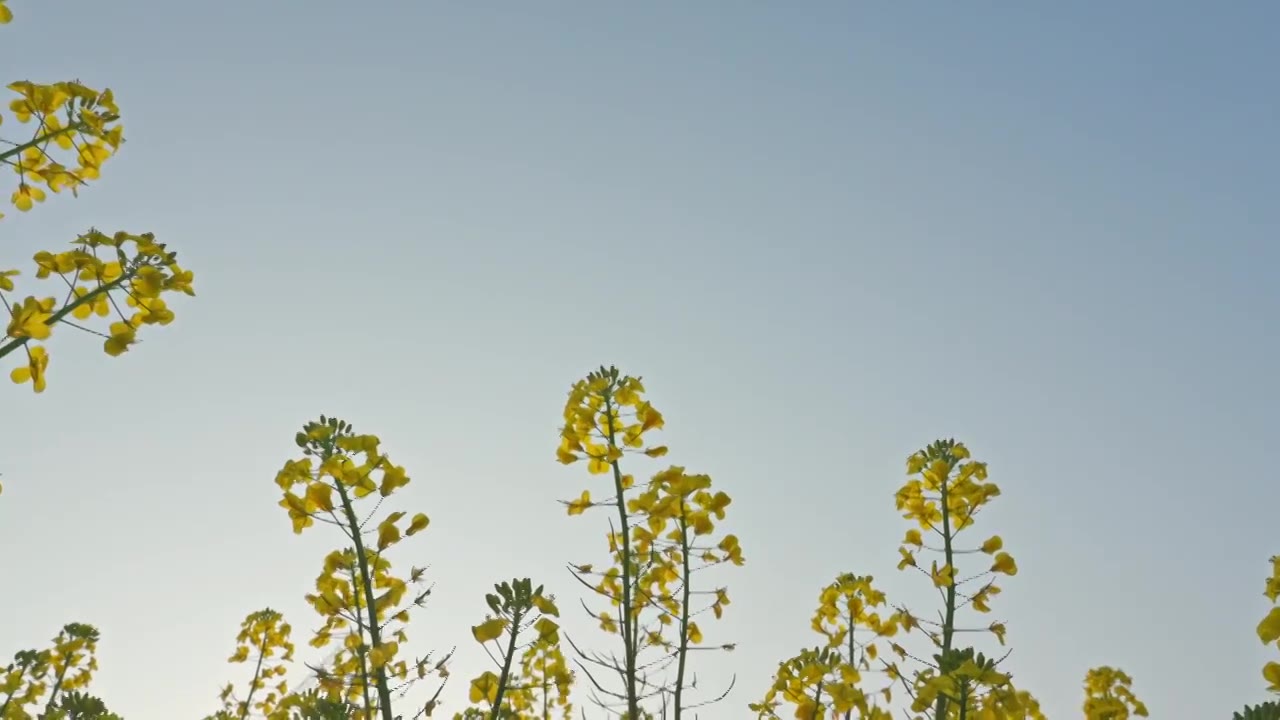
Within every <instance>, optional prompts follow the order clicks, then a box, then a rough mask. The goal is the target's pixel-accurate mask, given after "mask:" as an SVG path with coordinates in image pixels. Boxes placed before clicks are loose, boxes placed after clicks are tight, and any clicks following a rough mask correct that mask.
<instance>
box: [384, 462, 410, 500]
mask: <svg viewBox="0 0 1280 720" xmlns="http://www.w3.org/2000/svg"><path fill="white" fill-rule="evenodd" d="M408 484H409V477H408V476H407V475H406V474H405V469H404V468H402V467H399V466H398V465H392V466H389V467H387V468H384V469H383V471H382V484H381V486H380V487H379V488H378V494H379V495H381V496H382V497H387V496H388V495H390V494H391V493H393V492H395V491H396V488H402V487H404V486H405V485H408Z"/></svg>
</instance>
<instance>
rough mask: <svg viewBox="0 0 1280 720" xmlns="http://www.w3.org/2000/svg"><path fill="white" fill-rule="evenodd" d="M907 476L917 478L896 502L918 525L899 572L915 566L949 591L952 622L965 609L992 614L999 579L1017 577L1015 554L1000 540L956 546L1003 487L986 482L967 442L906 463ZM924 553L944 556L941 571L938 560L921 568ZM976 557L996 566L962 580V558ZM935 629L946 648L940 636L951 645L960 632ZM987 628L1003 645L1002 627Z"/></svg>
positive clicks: (906, 541)
mask: <svg viewBox="0 0 1280 720" xmlns="http://www.w3.org/2000/svg"><path fill="white" fill-rule="evenodd" d="M907 474H908V475H909V476H912V477H911V479H910V480H908V481H907V482H906V484H904V485H903V486H902V487H901V488H900V489H899V490H898V492H897V495H896V496H895V498H894V501H895V504H896V505H897V508H898V510H900V511H902V513H903V516H904V517H905V518H906V519H908V520H914V521H915V522H916V524H917V525H918V527H916V528H911V529H910V530H908V531H907V533H906V536H905V537H904V538H903V541H902V545H901V546H900V547H899V548H898V554H899V556H900V558H901V559H900V560H899V562H898V569H899V570H903V569H906V568H908V567H911V568H915V569H917V570H920V571H921V572H923V573H925V574H927V575H928V576H929V578H930V580H931V581H932V582H933V584H934V586H935V587H938V588H942V589H944V591H945V592H946V593H947V603H948V606H949V611H948V613H947V617H948V618H949V619H950V620H951V621H952V622H953V623H954V615H955V612H956V610H957V609H959V608H960V607H962V606H963V605H966V604H967V605H971V606H972V607H973V609H974V610H976V611H978V612H981V613H987V612H990V611H991V608H990V605H989V602H990V600H991V598H992V597H993V596H995V595H998V594H999V593H1000V587H999V586H998V585H996V584H995V581H994V576H995V575H997V574H1003V575H1016V574H1017V573H1018V565H1017V563H1016V562H1015V561H1014V559H1013V556H1012V555H1010V554H1009V553H1007V552H1004V550H1003V548H1004V541H1003V540H1002V539H1001V538H1000V536H998V535H993V536H991V537H989V538H987V539H986V540H985V541H983V543H982V545H981V546H979V547H978V548H959V547H957V546H956V545H955V541H956V538H957V536H958V535H959V533H960V532H961V531H963V530H965V529H966V528H969V527H971V526H972V525H973V522H974V517H975V516H976V515H977V514H978V512H979V511H980V510H981V509H982V508H983V507H984V506H985V505H986V504H987V503H989V502H990V501H991V500H992V499H993V498H995V497H997V496H999V495H1000V488H999V487H998V486H997V485H996V484H995V483H993V482H990V481H988V480H987V464H986V463H982V462H977V461H974V460H971V459H970V456H969V449H968V448H966V447H965V446H964V444H962V443H957V442H954V441H938V442H936V443H934V444H933V445H930V446H929V447H927V448H925V449H923V450H920V451H918V452H916V453H914V454H913V455H911V457H910V458H908V459H907ZM921 531H924V532H927V533H929V534H930V535H929V538H930V539H931V540H935V541H936V542H937V543H938V544H937V545H930V544H928V543H926V539H925V536H924V535H923V534H922V532H921ZM922 549H928V550H931V551H933V552H936V553H938V554H940V555H942V556H943V557H942V564H941V566H940V565H939V564H938V562H937V561H936V560H935V561H933V562H932V563H931V564H930V567H929V569H928V570H924V569H923V568H921V567H920V566H919V564H918V561H917V559H916V554H917V553H918V552H919V551H920V550H922ZM975 552H981V553H984V554H986V555H991V556H993V558H992V563H991V565H990V566H989V567H988V568H987V569H986V570H984V571H981V572H979V573H978V574H975V575H972V576H968V577H961V576H960V575H959V570H958V560H957V556H959V555H964V554H972V553H975ZM980 580H981V581H983V582H982V584H981V585H980V586H978V587H977V589H975V590H973V591H966V590H964V589H963V587H962V586H964V585H968V584H971V583H974V582H975V581H980ZM930 624H931V625H933V626H934V627H935V628H936V630H937V631H939V632H931V633H930V634H931V635H933V636H934V637H935V641H937V642H939V646H940V647H941V646H942V645H943V644H947V643H943V638H942V637H940V635H939V633H941V634H943V635H945V636H946V640H947V641H948V643H949V639H950V635H951V633H953V632H954V631H955V627H954V624H953V625H952V626H951V628H950V629H949V630H947V629H944V628H943V627H941V626H940V625H938V624H933V623H930ZM987 629H988V630H989V631H991V632H992V633H993V634H994V635H995V636H996V638H997V639H999V641H1000V643H1001V644H1004V637H1005V626H1004V624H1003V623H998V622H996V623H991V624H990V625H989V626H988V628H987ZM948 646H949V644H948Z"/></svg>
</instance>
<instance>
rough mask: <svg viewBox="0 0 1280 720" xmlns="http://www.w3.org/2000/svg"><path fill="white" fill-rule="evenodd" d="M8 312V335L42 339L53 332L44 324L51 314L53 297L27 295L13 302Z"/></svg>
mask: <svg viewBox="0 0 1280 720" xmlns="http://www.w3.org/2000/svg"><path fill="white" fill-rule="evenodd" d="M9 314H10V316H11V317H10V320H9V329H8V333H9V337H15V338H23V337H28V338H32V339H33V340H44V339H45V338H47V337H49V335H50V333H52V332H53V331H52V330H51V329H50V328H49V326H48V325H47V324H46V321H47V320H48V319H49V318H50V317H52V316H53V298H44V299H43V300H37V299H35V298H34V297H27V298H26V299H25V300H23V301H22V302H17V303H14V304H13V308H12V309H11V310H10V311H9Z"/></svg>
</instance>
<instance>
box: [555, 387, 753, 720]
mask: <svg viewBox="0 0 1280 720" xmlns="http://www.w3.org/2000/svg"><path fill="white" fill-rule="evenodd" d="M644 393H645V388H644V385H643V383H642V382H641V381H640V379H639V378H635V377H631V376H627V375H623V374H622V373H620V372H619V371H618V369H617V368H614V367H610V368H603V367H602V368H600V369H599V370H598V371H596V372H593V373H591V374H589V375H588V376H587V377H586V378H584V379H582V380H580V381H578V382H577V383H575V384H574V386H573V388H572V389H571V390H570V392H569V397H568V400H567V401H566V403H565V408H564V425H563V427H562V429H561V432H560V447H559V449H558V450H557V453H556V455H557V458H558V459H559V460H560V462H562V463H564V464H566V465H567V464H571V463H575V462H578V461H581V460H585V461H586V464H587V470H588V472H589V473H591V474H592V475H605V476H607V477H609V478H610V479H611V480H612V487H611V488H610V490H611V491H612V496H611V497H606V499H602V500H599V501H597V500H593V499H592V493H591V490H590V489H587V490H584V491H583V492H582V494H581V495H580V496H579V497H578V498H576V499H574V500H572V501H567V502H565V505H566V507H567V509H568V513H569V515H580V514H582V513H584V512H585V511H586V510H588V509H591V508H594V507H605V508H611V509H612V512H613V519H612V520H611V521H610V530H609V533H608V535H607V536H606V539H607V541H608V544H609V553H610V559H611V564H610V566H609V567H608V568H607V569H605V570H603V571H598V570H595V569H594V567H593V566H592V565H591V564H583V565H577V564H575V565H570V571H571V572H572V573H573V574H574V577H576V578H577V579H578V580H579V582H581V583H582V584H583V585H584V586H585V587H587V588H589V589H590V590H591V591H592V592H593V593H594V594H597V595H599V596H602V597H603V598H604V599H605V600H606V601H607V603H608V608H606V609H602V610H592V609H590V608H589V607H588V613H590V615H591V617H592V618H593V619H595V620H596V621H597V622H598V623H599V626H600V628H601V629H602V630H604V631H605V632H607V633H610V634H614V635H617V636H618V637H619V638H620V639H621V645H622V657H621V658H618V657H617V656H616V654H610V655H603V654H600V653H587V652H584V651H583V650H582V649H581V648H579V647H577V646H576V645H575V646H574V649H575V650H576V651H577V653H578V656H579V667H581V668H582V669H583V671H584V673H585V674H586V675H587V678H588V680H589V681H590V682H591V685H592V688H593V689H594V690H595V691H596V693H597V694H596V695H595V698H594V699H595V700H596V702H597V703H598V704H600V705H602V706H605V707H612V706H613V705H615V704H616V705H617V706H619V707H620V708H621V710H620V713H621V714H622V716H623V717H624V718H628V719H629V720H639V718H641V717H643V716H644V714H645V711H644V707H643V706H644V703H645V701H646V700H648V699H650V698H660V699H661V701H662V703H663V708H664V711H665V712H667V713H668V714H669V715H671V716H673V717H675V718H680V717H681V715H682V713H683V712H684V711H685V709H686V708H688V707H690V706H691V704H690V703H689V701H688V698H687V696H686V694H687V692H688V689H689V688H688V685H687V684H686V682H685V678H686V677H688V675H689V672H690V669H689V658H690V653H691V651H692V650H694V649H695V646H698V645H701V644H702V643H703V631H702V628H701V627H700V626H699V624H698V620H697V619H696V616H697V615H699V614H701V613H703V612H711V613H713V614H714V615H715V617H720V616H721V614H722V613H723V610H724V607H725V606H726V605H728V604H729V596H728V592H727V590H726V589H725V588H723V587H708V588H699V587H697V586H696V585H695V583H694V575H695V574H696V573H698V572H700V571H702V570H704V569H706V568H708V567H711V566H714V565H720V564H723V563H730V564H733V565H741V564H742V563H743V557H742V548H741V546H740V545H739V542H738V538H737V537H736V536H734V535H723V536H722V537H720V538H719V540H718V541H717V540H715V539H714V537H713V536H714V533H715V531H716V529H717V525H716V524H717V522H719V521H721V520H723V519H724V517H725V509H726V508H727V507H728V506H729V504H730V502H732V501H731V499H730V497H729V496H728V495H727V494H726V493H724V492H719V491H715V490H713V489H712V482H711V478H710V477H709V476H707V475H696V474H689V473H686V472H685V469H684V468H682V467H675V466H673V467H670V468H668V469H666V470H663V471H660V472H658V473H657V474H655V475H654V476H653V478H652V479H651V480H650V481H649V482H648V483H646V484H645V485H643V486H637V484H636V482H635V478H634V476H632V475H630V474H628V473H626V472H624V471H623V468H622V461H623V458H624V457H625V456H626V455H627V454H641V455H645V456H647V457H650V458H658V457H662V456H664V455H666V454H667V448H666V446H663V445H651V444H649V443H648V442H647V437H648V435H649V434H650V433H652V432H653V431H655V430H660V429H662V427H663V426H664V425H665V421H664V419H663V417H662V413H661V412H659V411H658V410H657V408H655V407H654V406H653V405H652V404H651V403H650V402H649V401H647V400H645V399H644ZM699 598H707V602H706V603H701V604H695V603H696V602H700V601H699ZM570 642H571V644H572V641H570ZM720 649H725V650H728V649H732V645H729V644H725V645H722V646H720ZM646 651H652V652H651V653H650V654H651V655H652V657H649V658H647V659H643V660H642V657H641V656H642V654H643V653H645V652H646ZM584 663H587V664H590V665H591V666H594V667H596V668H597V669H604V670H606V671H609V672H614V673H617V674H618V675H619V677H620V679H621V682H622V689H621V690H619V691H612V690H607V689H606V688H605V687H604V685H603V684H602V683H601V682H600V681H599V680H598V679H597V678H596V677H595V676H594V675H593V674H592V672H591V670H590V669H589V668H588V667H587V665H586V664H584ZM670 675H674V677H671V676H670ZM726 693H727V691H726ZM602 695H603V696H604V697H601V696H602ZM721 697H723V695H722V696H721ZM716 699H719V698H716ZM712 701H714V700H712ZM668 702H669V704H668Z"/></svg>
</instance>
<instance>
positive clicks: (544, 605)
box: [533, 595, 560, 617]
mask: <svg viewBox="0 0 1280 720" xmlns="http://www.w3.org/2000/svg"><path fill="white" fill-rule="evenodd" d="M533 606H534V607H536V608H538V611H539V612H541V613H542V614H543V615H555V616H556V617H559V616H560V608H558V607H556V604H555V603H554V602H552V601H551V600H549V599H548V598H547V597H546V596H544V595H534V596H533Z"/></svg>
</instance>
